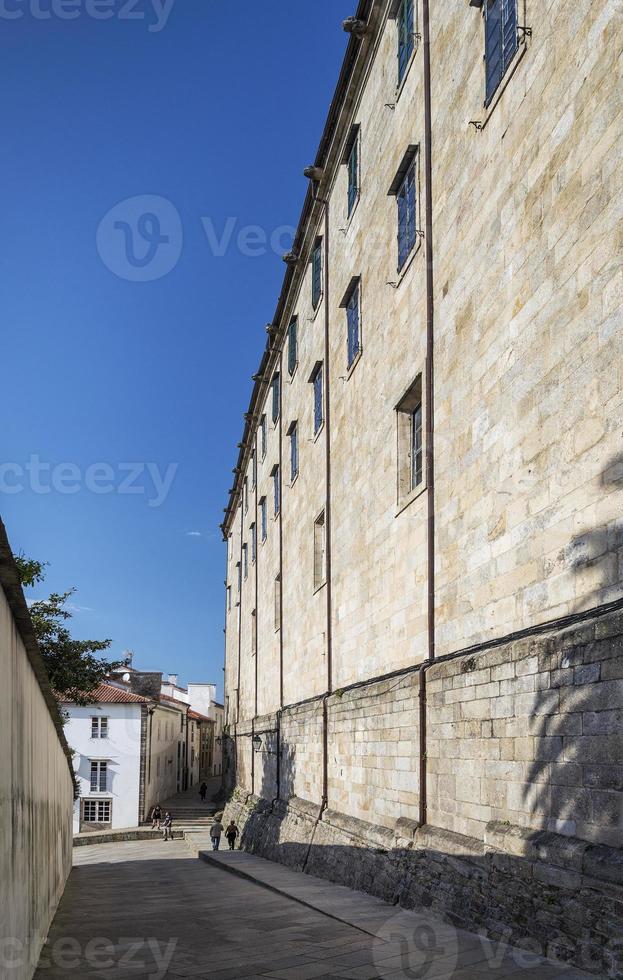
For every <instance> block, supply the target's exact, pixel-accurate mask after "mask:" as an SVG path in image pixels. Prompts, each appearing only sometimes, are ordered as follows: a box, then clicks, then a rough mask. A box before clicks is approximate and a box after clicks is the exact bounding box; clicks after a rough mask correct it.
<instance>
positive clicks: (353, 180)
mask: <svg viewBox="0 0 623 980" xmlns="http://www.w3.org/2000/svg"><path fill="white" fill-rule="evenodd" d="M347 166H348V216H349V217H350V215H351V214H352V213H353V208H354V207H355V204H356V203H357V200H358V198H359V127H357V128H356V130H355V132H354V139H353V140H352V146H351V148H350V152H349V154H348V163H347Z"/></svg>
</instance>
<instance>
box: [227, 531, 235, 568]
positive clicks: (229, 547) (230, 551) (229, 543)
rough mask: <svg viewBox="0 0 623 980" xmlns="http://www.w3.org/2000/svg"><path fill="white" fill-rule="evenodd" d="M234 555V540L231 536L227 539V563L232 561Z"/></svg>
mask: <svg viewBox="0 0 623 980" xmlns="http://www.w3.org/2000/svg"><path fill="white" fill-rule="evenodd" d="M233 553H234V550H233V548H232V538H231V534H230V535H229V537H228V538H227V561H231V558H232V555H233Z"/></svg>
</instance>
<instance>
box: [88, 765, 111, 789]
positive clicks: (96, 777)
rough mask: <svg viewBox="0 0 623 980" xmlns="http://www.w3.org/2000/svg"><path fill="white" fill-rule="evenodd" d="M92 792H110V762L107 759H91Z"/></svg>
mask: <svg viewBox="0 0 623 980" xmlns="http://www.w3.org/2000/svg"><path fill="white" fill-rule="evenodd" d="M91 792H92V793H106V792H108V762H107V761H106V760H100V759H92V760H91Z"/></svg>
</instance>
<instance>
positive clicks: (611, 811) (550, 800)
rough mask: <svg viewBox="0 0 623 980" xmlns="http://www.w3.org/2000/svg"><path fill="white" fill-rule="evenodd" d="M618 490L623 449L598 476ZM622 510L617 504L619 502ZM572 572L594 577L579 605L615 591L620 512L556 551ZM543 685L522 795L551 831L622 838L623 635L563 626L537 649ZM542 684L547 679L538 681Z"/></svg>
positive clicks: (620, 576) (621, 560) (622, 481)
mask: <svg viewBox="0 0 623 980" xmlns="http://www.w3.org/2000/svg"><path fill="white" fill-rule="evenodd" d="M600 482H601V485H602V487H603V488H604V489H605V490H607V491H612V490H618V491H621V490H623V455H619V456H616V457H614V458H613V459H612V460H611V461H610V462H609V464H608V465H607V466H606V467H605V469H604V470H603V472H602V473H601V476H600ZM621 512H622V513H623V506H622V507H621ZM560 558H561V560H563V559H565V560H566V561H567V562H568V563H570V567H571V568H572V570H573V571H574V572H575V573H576V574H578V575H585V574H586V573H587V572H588V573H589V574H590V575H591V578H592V579H594V580H596V582H597V584H596V586H595V589H594V592H593V593H592V594H591V595H590V596H588V597H586V596H585V597H584V598H583V600H582V603H581V607H579V608H578V610H577V611H581V609H585V608H591V607H595V606H597V605H599V604H600V603H603V602H604V601H606V600H607V599H611V600H612V599H616V598H620V592H621V588H622V587H623V518H619V519H618V520H614V521H611V522H609V523H607V524H603V525H601V526H599V527H597V528H595V529H594V530H592V531H588V532H585V533H584V534H581V535H578V536H577V537H575V538H574V539H573V540H572V541H571V543H570V545H569V546H568V547H567V548H566V549H565V550H564V552H563V553H561V555H560ZM536 681H537V683H539V684H542V685H544V687H543V689H542V690H540V691H537V692H536V694H535V695H534V707H533V710H532V713H531V716H530V719H529V724H530V728H529V731H528V732H526V735H527V736H528V737H529V738H530V737H533V738H534V746H533V753H532V755H533V760H534V761H533V762H532V764H531V765H530V767H529V771H528V775H527V781H526V785H525V786H524V795H523V798H524V803H525V804H526V806H527V809H528V811H529V812H530V813H531V814H532V815H533V816H534V817H536V818H537V820H536V822H537V823H538V822H539V819H538V817H539V815H541V825H542V826H543V827H544V828H545V829H547V830H550V831H555V832H557V833H561V834H566V835H571V836H578V837H581V838H584V839H587V840H596V839H599V840H601V841H606V842H608V843H610V844H612V845H615V846H619V847H620V846H622V845H623V794H622V791H623V643H622V639H621V636H620V635H618V636H617V635H615V633H614V632H612V635H608V629H607V628H606V627H604V628H602V629H600V626H599V622H598V621H597V623H596V624H591V625H587V626H586V627H583V626H582V625H579V626H577V627H576V628H575V629H572V630H570V631H569V643H568V646H567V648H566V649H565V642H564V640H563V643H562V644H561V643H560V641H559V640H554V641H552V642H551V643H550V644H549V650H548V646H547V644H546V646H545V652H543V653H540V654H539V674H538V675H537V677H536ZM545 685H549V686H545Z"/></svg>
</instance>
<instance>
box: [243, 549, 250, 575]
mask: <svg viewBox="0 0 623 980" xmlns="http://www.w3.org/2000/svg"><path fill="white" fill-rule="evenodd" d="M242 569H243V574H244V577H245V578H247V576H248V574H249V549H248V547H247V545H246V544H243V546H242Z"/></svg>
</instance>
